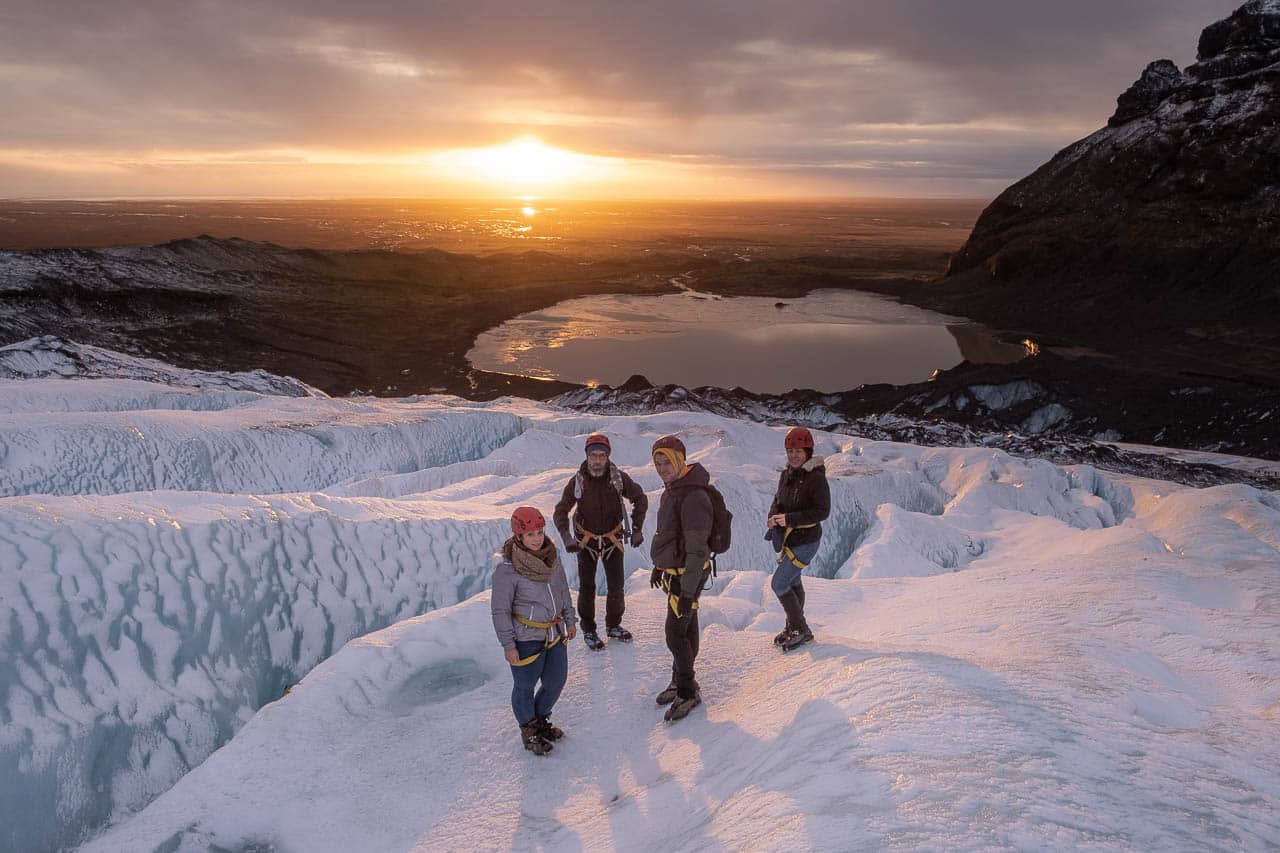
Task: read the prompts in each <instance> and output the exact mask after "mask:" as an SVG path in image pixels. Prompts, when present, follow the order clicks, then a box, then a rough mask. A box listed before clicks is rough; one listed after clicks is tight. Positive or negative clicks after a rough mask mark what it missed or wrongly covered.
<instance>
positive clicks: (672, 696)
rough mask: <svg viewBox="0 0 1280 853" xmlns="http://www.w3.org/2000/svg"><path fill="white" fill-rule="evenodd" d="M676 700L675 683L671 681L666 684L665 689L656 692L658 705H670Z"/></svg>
mask: <svg viewBox="0 0 1280 853" xmlns="http://www.w3.org/2000/svg"><path fill="white" fill-rule="evenodd" d="M674 701H676V683H675V682H674V681H673V682H671V683H670V684H668V685H667V689H666V690H663V691H662V692H661V693H659V694H658V699H657V702H658V704H659V705H670V704H671V703H672V702H674Z"/></svg>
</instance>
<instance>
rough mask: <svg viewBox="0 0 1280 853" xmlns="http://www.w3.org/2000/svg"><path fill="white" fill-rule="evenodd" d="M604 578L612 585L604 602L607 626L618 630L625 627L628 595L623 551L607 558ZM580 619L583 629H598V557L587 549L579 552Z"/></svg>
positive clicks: (618, 551) (618, 549) (605, 624)
mask: <svg viewBox="0 0 1280 853" xmlns="http://www.w3.org/2000/svg"><path fill="white" fill-rule="evenodd" d="M603 559H604V579H605V582H606V583H607V584H608V585H609V592H608V596H607V597H606V598H605V601H604V626H605V627H606V628H617V627H618V626H619V625H621V624H622V611H624V610H625V609H626V596H625V595H624V590H623V580H622V549H621V548H614V549H613V553H611V554H610V555H609V556H608V557H604V558H603ZM578 619H579V621H581V622H582V630H584V631H592V632H594V631H595V630H596V555H595V552H593V551H591V550H590V549H588V548H583V549H582V550H581V551H579V552H578Z"/></svg>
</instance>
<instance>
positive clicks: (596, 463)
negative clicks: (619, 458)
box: [587, 450, 609, 477]
mask: <svg viewBox="0 0 1280 853" xmlns="http://www.w3.org/2000/svg"><path fill="white" fill-rule="evenodd" d="M608 466H609V454H608V453H605V452H604V451H603V450H593V451H591V452H590V453H588V454H587V470H588V471H590V472H591V476H593V477H599V476H600V475H601V474H603V473H604V469H605V468H607V467H608Z"/></svg>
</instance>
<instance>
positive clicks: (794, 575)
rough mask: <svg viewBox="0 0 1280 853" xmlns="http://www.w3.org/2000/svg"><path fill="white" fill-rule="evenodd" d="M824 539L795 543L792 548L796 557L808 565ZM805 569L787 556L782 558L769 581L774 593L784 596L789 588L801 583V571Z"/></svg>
mask: <svg viewBox="0 0 1280 853" xmlns="http://www.w3.org/2000/svg"><path fill="white" fill-rule="evenodd" d="M821 541H822V540H818V541H817V542H809V543H806V544H804V545H794V546H792V548H791V551H792V553H794V554H795V555H796V559H797V560H799V561H800V562H802V563H804V564H805V565H808V564H809V563H810V562H812V561H813V558H814V556H816V555H817V553H818V545H819V544H820V543H821ZM802 571H803V569H801V568H799V567H797V566H796V565H795V564H794V563H792V562H791V561H790V560H788V559H787V558H786V557H783V558H782V562H781V563H779V564H778V567H777V568H776V569H774V570H773V578H772V580H770V581H769V586H770V587H772V588H773V594H774V595H777V596H783V595H786V594H787V590H789V589H791V588H792V587H796V586H800V585H801V578H800V573H801V572H802Z"/></svg>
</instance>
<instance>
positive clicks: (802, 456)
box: [787, 447, 809, 468]
mask: <svg viewBox="0 0 1280 853" xmlns="http://www.w3.org/2000/svg"><path fill="white" fill-rule="evenodd" d="M808 457H809V454H807V453H805V452H804V448H803V447H788V448H787V464H788V465H790V466H791V467H792V468H799V467H800V466H801V465H803V464H804V463H805V462H808V461H809V458H808Z"/></svg>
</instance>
